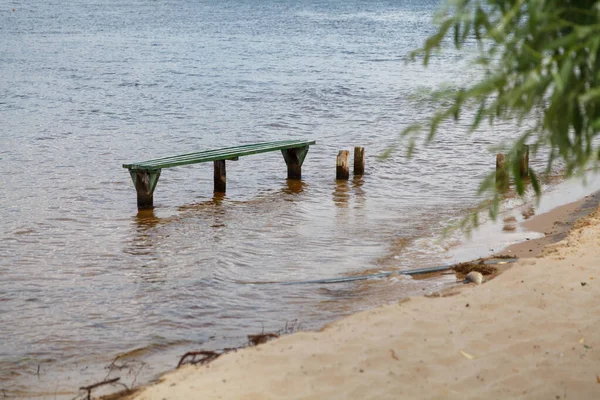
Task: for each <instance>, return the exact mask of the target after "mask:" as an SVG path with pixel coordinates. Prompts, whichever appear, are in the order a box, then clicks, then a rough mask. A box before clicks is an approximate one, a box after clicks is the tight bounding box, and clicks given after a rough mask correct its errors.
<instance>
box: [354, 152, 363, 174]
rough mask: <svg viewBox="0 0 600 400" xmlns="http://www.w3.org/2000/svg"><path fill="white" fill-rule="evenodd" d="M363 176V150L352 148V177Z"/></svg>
mask: <svg viewBox="0 0 600 400" xmlns="http://www.w3.org/2000/svg"><path fill="white" fill-rule="evenodd" d="M364 174H365V148H364V147H355V148H354V176H359V175H364Z"/></svg>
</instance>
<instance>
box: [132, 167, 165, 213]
mask: <svg viewBox="0 0 600 400" xmlns="http://www.w3.org/2000/svg"><path fill="white" fill-rule="evenodd" d="M129 174H130V175H131V179H132V180H133V184H134V186H135V190H136V192H137V206H138V209H139V210H148V209H152V208H154V189H155V188H156V184H157V183H158V178H159V177H160V169H158V170H155V171H142V170H132V171H129Z"/></svg>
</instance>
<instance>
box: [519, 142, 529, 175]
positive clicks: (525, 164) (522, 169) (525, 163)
mask: <svg viewBox="0 0 600 400" xmlns="http://www.w3.org/2000/svg"><path fill="white" fill-rule="evenodd" d="M517 159H518V160H519V176H520V177H521V178H524V177H526V176H528V175H529V146H528V145H523V148H522V149H521V150H520V151H519V152H518V153H517Z"/></svg>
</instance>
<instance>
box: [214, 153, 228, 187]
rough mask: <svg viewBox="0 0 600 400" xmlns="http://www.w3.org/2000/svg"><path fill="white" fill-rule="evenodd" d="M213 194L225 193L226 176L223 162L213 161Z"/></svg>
mask: <svg viewBox="0 0 600 400" xmlns="http://www.w3.org/2000/svg"><path fill="white" fill-rule="evenodd" d="M214 165H215V190H214V192H215V193H225V188H226V187H227V174H226V172H225V160H215V161H214Z"/></svg>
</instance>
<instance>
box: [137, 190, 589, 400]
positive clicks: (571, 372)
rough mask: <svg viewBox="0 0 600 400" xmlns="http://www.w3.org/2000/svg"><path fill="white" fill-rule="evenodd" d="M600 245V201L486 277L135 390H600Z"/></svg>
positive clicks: (352, 393)
mask: <svg viewBox="0 0 600 400" xmlns="http://www.w3.org/2000/svg"><path fill="white" fill-rule="evenodd" d="M595 204H596V205H597V204H598V203H597V200H596V203H595ZM552 226H553V227H556V224H553V225H552ZM553 227H549V228H547V229H548V232H549V233H550V229H554V228H553ZM563 233H564V232H562V233H560V234H563ZM563 236H564V235H563ZM599 244H600V210H596V211H594V212H593V213H592V214H590V215H589V216H587V217H585V218H584V219H582V220H579V221H578V222H577V223H576V224H575V227H574V228H573V229H572V230H571V232H570V233H569V234H568V235H567V236H566V238H564V239H563V240H562V241H561V242H558V243H554V244H550V245H548V246H546V247H545V249H544V250H543V252H542V254H541V255H540V256H539V257H538V258H529V259H522V260H520V261H519V262H518V263H517V264H515V265H514V266H513V267H512V268H510V269H508V270H507V271H506V272H505V273H503V274H501V275H499V276H498V277H496V278H495V279H492V280H490V281H488V282H485V283H484V284H483V285H481V286H474V285H465V286H464V287H462V288H461V289H459V290H454V292H450V293H449V294H450V296H446V297H437V298H426V297H416V298H411V299H408V300H405V301H401V302H400V303H397V304H391V305H387V306H382V307H378V308H375V309H372V310H369V311H365V312H361V313H358V314H355V315H352V316H350V317H347V318H344V319H341V320H339V321H337V322H334V323H332V324H329V325H328V326H326V327H325V328H323V329H322V330H321V331H319V332H300V333H296V334H293V335H289V336H285V337H282V338H279V339H277V340H273V341H270V342H268V343H266V344H263V345H260V346H257V347H251V348H246V349H243V350H239V351H237V352H235V353H229V354H226V355H223V356H221V357H220V358H218V359H217V360H215V361H213V362H212V363H210V364H208V365H204V366H184V367H182V368H180V369H179V370H177V371H175V372H172V373H169V374H167V375H165V376H164V377H163V378H162V379H161V381H160V382H159V383H157V384H155V385H152V386H149V387H147V388H145V389H142V390H141V391H139V392H137V393H136V394H134V395H133V396H132V398H135V399H140V400H142V399H143V400H150V399H157V400H162V399H417V398H419V399H420V398H427V399H438V398H439V399H481V398H488V399H506V398H510V399H513V398H523V399H600V377H599V375H600V305H599V304H600V302H599V299H600V246H599ZM527 245H528V246H530V247H529V248H532V246H533V247H536V246H535V243H533V241H532V243H529V244H527ZM525 252H527V253H532V252H529V251H528V249H526V250H525ZM513 254H514V253H513Z"/></svg>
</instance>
